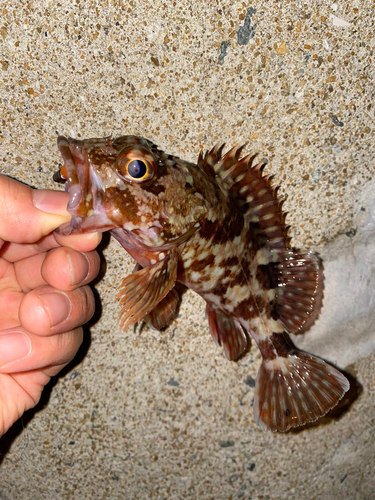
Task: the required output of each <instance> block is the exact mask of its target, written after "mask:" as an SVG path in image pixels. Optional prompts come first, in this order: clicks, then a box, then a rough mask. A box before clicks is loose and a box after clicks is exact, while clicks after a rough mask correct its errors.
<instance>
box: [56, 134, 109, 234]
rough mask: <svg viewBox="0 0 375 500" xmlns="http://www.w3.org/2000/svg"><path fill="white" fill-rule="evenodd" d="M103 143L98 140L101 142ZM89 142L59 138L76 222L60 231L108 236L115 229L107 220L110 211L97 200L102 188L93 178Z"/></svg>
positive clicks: (70, 207)
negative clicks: (105, 233)
mask: <svg viewBox="0 0 375 500" xmlns="http://www.w3.org/2000/svg"><path fill="white" fill-rule="evenodd" d="M101 141H103V139H98V140H97V142H98V143H99V142H101ZM87 142H88V141H79V140H76V139H72V138H66V137H63V136H59V137H58V139H57V145H58V148H59V150H60V153H61V156H62V157H63V160H64V165H65V169H66V174H67V180H66V187H65V189H66V191H68V192H69V195H70V198H69V202H68V206H67V210H68V212H69V213H70V214H71V216H72V219H71V222H70V223H67V224H63V225H62V226H60V227H59V228H58V232H59V233H60V234H64V235H67V234H81V233H89V232H104V231H108V230H110V229H112V228H114V227H115V224H114V223H113V221H111V220H110V219H109V218H108V217H107V210H106V208H105V207H103V206H102V204H101V202H100V200H99V199H95V198H96V196H95V193H97V191H98V189H95V188H98V187H99V186H98V185H97V184H98V180H97V178H96V177H95V176H94V175H92V172H91V168H90V160H89V156H88V152H87Z"/></svg>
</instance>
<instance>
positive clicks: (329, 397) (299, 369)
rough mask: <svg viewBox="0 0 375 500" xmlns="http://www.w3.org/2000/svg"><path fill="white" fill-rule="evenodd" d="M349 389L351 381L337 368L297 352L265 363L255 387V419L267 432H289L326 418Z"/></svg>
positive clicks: (304, 353) (296, 350)
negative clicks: (323, 417) (294, 428)
mask: <svg viewBox="0 0 375 500" xmlns="http://www.w3.org/2000/svg"><path fill="white" fill-rule="evenodd" d="M348 389H349V382H348V381H347V379H346V378H345V377H344V375H343V374H342V373H340V372H339V371H338V370H336V368H333V366H331V365H329V364H327V363H325V362H324V361H323V360H322V359H320V358H317V357H315V356H312V355H311V354H308V353H307V352H303V351H300V350H298V349H293V350H292V351H290V353H289V354H288V356H287V357H282V356H276V358H275V359H273V360H269V361H264V360H263V362H262V365H261V367H260V369H259V372H258V376H257V381H256V387H255V398H254V418H255V421H256V422H257V424H258V425H259V426H260V427H261V428H263V429H269V430H271V431H274V432H275V431H281V432H285V431H287V430H288V429H290V428H291V427H298V426H301V425H304V424H307V423H309V422H314V421H315V420H317V419H318V418H320V417H322V416H323V415H325V414H326V413H327V412H328V411H329V410H331V409H332V408H333V407H334V406H336V405H337V403H338V402H339V401H340V399H341V398H342V397H343V396H344V394H345V392H346V391H347V390H348Z"/></svg>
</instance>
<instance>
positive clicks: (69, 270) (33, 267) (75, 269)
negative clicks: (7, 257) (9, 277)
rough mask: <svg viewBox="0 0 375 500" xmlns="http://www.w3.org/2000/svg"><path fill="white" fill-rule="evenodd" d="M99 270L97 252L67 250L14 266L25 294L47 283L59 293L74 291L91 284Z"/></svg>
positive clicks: (52, 252)
mask: <svg viewBox="0 0 375 500" xmlns="http://www.w3.org/2000/svg"><path fill="white" fill-rule="evenodd" d="M99 267H100V258H99V255H98V254H97V252H95V251H92V252H87V253H81V252H77V251H75V250H72V249H70V248H65V247H59V248H56V249H54V250H51V251H50V252H48V253H42V254H38V255H34V256H32V257H29V258H27V259H23V260H21V261H19V262H16V263H15V264H14V268H15V273H16V277H17V280H18V283H19V285H20V287H21V288H22V290H23V291H24V292H29V291H30V290H33V289H34V288H37V287H39V286H43V285H46V284H48V285H51V286H53V287H54V288H58V289H59V290H73V289H74V288H77V287H78V286H82V285H86V284H87V283H89V282H90V281H92V280H93V279H94V278H95V277H96V276H97V274H98V272H99Z"/></svg>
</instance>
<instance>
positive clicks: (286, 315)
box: [275, 251, 324, 334]
mask: <svg viewBox="0 0 375 500" xmlns="http://www.w3.org/2000/svg"><path fill="white" fill-rule="evenodd" d="M280 255H281V256H280V257H279V262H277V263H276V264H275V274H276V276H275V279H276V281H277V288H276V311H277V315H278V317H279V318H280V320H281V322H282V323H283V325H284V327H285V329H286V331H287V332H288V333H293V334H297V333H299V332H303V331H306V330H308V328H310V327H311V326H312V324H313V323H314V322H315V320H316V319H317V317H318V315H319V313H320V309H321V306H322V301H323V278H324V277H323V269H322V264H321V260H320V258H319V256H318V255H317V254H316V253H314V252H308V253H297V252H295V251H286V252H283V253H282V254H280Z"/></svg>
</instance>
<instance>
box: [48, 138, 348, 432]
mask: <svg viewBox="0 0 375 500" xmlns="http://www.w3.org/2000/svg"><path fill="white" fill-rule="evenodd" d="M57 143H58V148H59V150H60V152H61V155H62V157H63V161H64V164H63V166H62V167H61V169H60V171H59V172H58V173H57V175H56V177H55V179H56V180H60V181H62V182H65V183H66V190H67V191H68V193H69V195H70V196H69V202H68V206H67V209H68V211H69V213H70V214H71V221H70V222H69V223H66V224H64V225H63V226H61V227H60V228H59V232H60V233H61V234H81V233H87V232H92V231H101V232H104V231H109V232H110V233H111V234H112V235H113V236H114V238H116V239H117V240H118V241H119V243H120V244H121V245H122V247H123V248H124V249H125V250H126V251H127V252H128V253H129V254H130V255H131V257H133V259H134V260H135V261H136V267H135V269H134V272H133V273H132V274H130V275H129V276H126V277H124V279H123V281H122V283H121V284H120V285H119V288H118V295H117V297H116V298H117V300H118V301H119V304H120V306H121V311H120V316H119V317H120V326H121V328H123V329H124V330H126V329H127V328H129V327H130V326H132V325H134V324H136V323H138V322H140V321H142V320H144V321H146V322H148V324H149V325H150V326H152V327H154V328H156V329H158V330H161V329H163V328H166V327H167V326H169V325H170V324H171V322H172V321H173V320H174V318H175V316H176V311H177V310H178V305H179V298H180V297H179V293H178V292H177V288H176V283H182V284H183V285H185V286H187V287H188V288H190V289H191V290H193V291H195V292H196V293H198V294H199V295H200V296H201V297H202V298H203V299H204V300H205V302H206V317H207V319H208V325H209V330H210V333H211V335H212V337H213V339H214V341H215V342H216V343H217V344H219V345H221V346H222V348H223V351H224V354H225V356H226V358H228V360H230V361H235V360H238V359H239V358H241V357H243V356H245V355H246V353H247V352H248V350H249V347H250V339H251V338H253V339H254V341H255V343H256V344H257V346H258V348H259V350H260V352H261V355H262V362H261V365H260V368H259V371H258V374H257V378H256V384H255V393H254V402H253V410H254V419H255V421H256V423H257V424H258V425H259V426H260V427H261V428H262V429H268V430H271V431H274V432H276V431H280V432H285V431H288V430H289V429H290V428H293V427H299V426H303V425H305V424H308V423H310V422H314V421H315V420H317V419H319V418H320V417H322V416H324V415H325V414H326V413H327V412H328V411H329V410H330V409H332V408H333V407H334V406H335V405H337V403H338V402H339V400H340V399H341V398H342V397H343V396H344V394H345V392H347V391H348V389H349V382H348V380H347V379H346V377H345V376H344V375H343V374H342V373H341V372H340V371H339V370H338V369H336V368H335V367H333V366H332V365H331V364H329V363H328V362H326V361H324V360H323V359H321V358H319V357H316V356H314V355H312V354H309V353H307V352H305V351H302V350H300V349H299V348H297V347H296V346H295V345H294V344H293V342H292V340H291V338H290V335H291V334H298V333H301V332H304V331H306V330H307V329H308V328H309V327H310V326H311V325H312V323H314V321H315V320H316V318H317V316H318V315H319V311H320V308H321V305H322V297H323V280H324V277H323V270H322V262H321V260H320V258H319V256H318V255H317V254H316V253H314V252H313V251H306V252H304V251H300V250H298V249H296V248H294V247H292V246H291V239H290V237H289V236H288V230H289V227H288V226H287V225H286V222H285V217H286V214H285V213H284V211H283V209H282V204H283V200H282V199H281V198H280V196H279V195H278V189H277V188H274V187H273V185H272V178H270V176H267V175H264V166H265V162H263V161H260V162H258V161H257V154H253V153H250V154H247V155H245V156H241V155H242V151H243V147H244V146H241V145H237V146H235V147H234V148H232V149H229V150H228V151H227V152H224V147H225V145H224V144H222V145H220V144H216V145H215V146H214V147H213V148H212V149H211V150H209V151H207V152H206V153H203V152H202V151H201V152H200V153H199V156H198V160H197V162H196V163H193V162H189V161H185V160H182V159H180V158H178V157H177V156H173V155H170V154H167V153H165V152H164V151H163V150H161V149H159V148H158V147H157V146H156V145H155V144H154V143H153V142H151V141H150V140H148V139H145V138H143V137H139V136H133V135H125V136H122V137H118V138H111V137H106V138H92V139H85V140H77V139H73V138H66V137H63V136H60V137H59V138H58V140H57Z"/></svg>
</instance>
